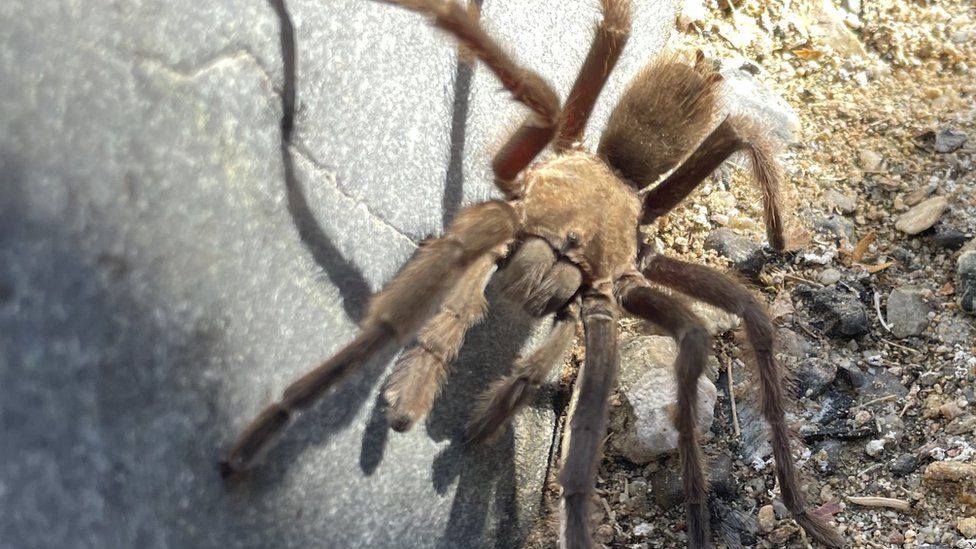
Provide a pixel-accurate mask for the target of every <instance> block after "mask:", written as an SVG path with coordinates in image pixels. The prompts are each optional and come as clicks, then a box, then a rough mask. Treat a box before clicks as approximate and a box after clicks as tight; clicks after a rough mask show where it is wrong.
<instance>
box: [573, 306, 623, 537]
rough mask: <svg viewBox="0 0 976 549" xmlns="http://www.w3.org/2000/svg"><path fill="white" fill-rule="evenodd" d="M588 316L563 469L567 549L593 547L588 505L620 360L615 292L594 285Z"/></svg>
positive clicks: (586, 311)
mask: <svg viewBox="0 0 976 549" xmlns="http://www.w3.org/2000/svg"><path fill="white" fill-rule="evenodd" d="M582 317H583V329H584V332H585V341H586V361H585V362H584V364H583V367H582V369H581V370H580V373H579V378H578V379H577V382H576V383H577V390H578V393H577V395H574V396H575V399H574V400H575V406H572V408H573V409H572V411H571V416H570V423H569V440H568V443H567V444H566V445H565V448H566V451H565V453H564V458H563V465H562V470H561V471H560V472H559V484H560V485H561V486H562V502H561V505H560V519H561V525H562V526H561V529H560V532H559V534H560V535H559V538H560V539H559V546H560V547H561V548H563V549H574V548H588V547H590V546H591V543H592V541H591V538H590V533H589V530H590V528H589V513H588V512H587V510H588V505H589V499H590V495H591V494H592V493H593V485H594V483H595V477H596V469H597V464H598V463H599V454H600V446H601V445H602V443H603V437H604V436H605V435H606V431H607V411H608V409H609V403H608V400H609V398H610V393H611V391H612V390H613V385H614V383H615V382H616V378H617V368H618V367H619V365H620V364H619V357H618V356H617V333H616V331H617V320H616V310H615V307H614V303H613V301H612V300H611V298H610V297H608V296H607V295H605V294H602V293H598V292H596V291H592V290H591V291H590V292H588V293H587V294H586V295H584V297H583V311H582Z"/></svg>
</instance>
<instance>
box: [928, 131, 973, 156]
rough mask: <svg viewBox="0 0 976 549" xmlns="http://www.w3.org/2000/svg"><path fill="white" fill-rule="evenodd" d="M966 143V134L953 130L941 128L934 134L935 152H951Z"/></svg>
mask: <svg viewBox="0 0 976 549" xmlns="http://www.w3.org/2000/svg"><path fill="white" fill-rule="evenodd" d="M965 144H966V134H964V133H962V132H959V131H955V130H949V129H945V130H941V131H939V133H937V134H935V152H938V153H951V152H953V151H957V150H959V149H961V148H962V146H963V145H965Z"/></svg>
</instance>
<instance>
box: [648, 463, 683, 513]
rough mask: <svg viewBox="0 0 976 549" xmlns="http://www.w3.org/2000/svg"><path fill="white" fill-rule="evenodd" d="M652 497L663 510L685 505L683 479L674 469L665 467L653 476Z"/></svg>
mask: <svg viewBox="0 0 976 549" xmlns="http://www.w3.org/2000/svg"><path fill="white" fill-rule="evenodd" d="M651 497H653V498H654V503H656V504H657V506H658V507H659V508H661V509H670V508H672V507H676V506H678V505H680V504H682V503H684V501H685V494H684V488H683V486H682V484H681V478H680V477H679V476H678V473H677V472H675V470H674V468H673V467H663V468H661V469H658V470H657V471H655V472H654V474H653V475H651Z"/></svg>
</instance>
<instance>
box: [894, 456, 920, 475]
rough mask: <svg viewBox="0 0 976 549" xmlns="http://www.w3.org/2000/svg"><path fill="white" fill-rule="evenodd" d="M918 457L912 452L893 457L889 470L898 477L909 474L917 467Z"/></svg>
mask: <svg viewBox="0 0 976 549" xmlns="http://www.w3.org/2000/svg"><path fill="white" fill-rule="evenodd" d="M918 466H919V459H918V456H916V455H913V454H904V455H901V456H898V457H896V458H895V460H894V461H892V462H891V467H889V468H890V469H891V472H892V473H894V474H895V475H898V476H900V477H903V476H906V475H910V474H912V473H913V472H915V469H918Z"/></svg>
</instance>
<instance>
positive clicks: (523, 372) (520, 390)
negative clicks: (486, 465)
mask: <svg viewBox="0 0 976 549" xmlns="http://www.w3.org/2000/svg"><path fill="white" fill-rule="evenodd" d="M577 320H579V304H578V303H577V302H575V301H574V302H572V303H570V304H569V305H568V306H566V307H565V308H564V309H563V310H561V311H559V312H558V313H557V314H556V318H555V319H554V320H553V326H552V330H551V331H550V332H549V335H547V336H546V339H545V340H543V342H542V344H540V345H539V347H537V348H536V349H535V350H534V351H532V353H531V354H530V355H529V356H528V357H525V358H520V359H519V360H518V361H516V362H515V368H514V369H513V371H512V373H511V374H509V375H507V376H505V377H503V378H501V379H499V380H498V381H496V382H494V383H492V385H491V386H490V387H489V388H488V389H487V390H486V391H485V392H484V393H483V394H482V395H481V397H479V399H478V405H477V407H476V408H475V413H474V415H473V416H472V420H471V423H470V424H468V434H467V438H468V440H469V441H470V442H485V441H488V440H490V439H491V438H492V437H493V436H495V435H496V434H497V433H498V432H499V430H500V429H501V427H502V426H503V425H505V424H506V423H507V422H508V421H509V420H510V419H511V418H512V416H514V415H515V413H516V412H518V411H519V410H520V409H521V408H522V407H523V406H525V405H526V404H528V403H529V402H530V401H531V400H532V398H533V397H534V396H535V393H536V390H538V388H539V386H540V385H542V384H543V383H544V382H545V381H546V378H548V377H549V372H551V371H552V368H553V367H554V366H556V365H557V364H559V361H560V359H562V357H563V355H564V354H566V349H567V348H568V347H569V344H570V343H572V342H573V336H574V335H575V334H576V321H577Z"/></svg>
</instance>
